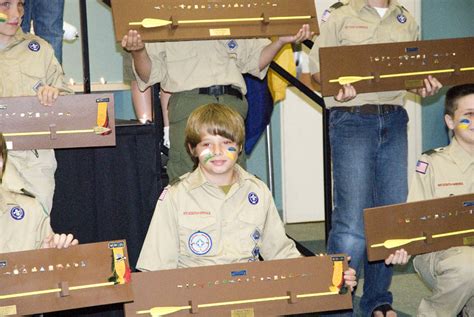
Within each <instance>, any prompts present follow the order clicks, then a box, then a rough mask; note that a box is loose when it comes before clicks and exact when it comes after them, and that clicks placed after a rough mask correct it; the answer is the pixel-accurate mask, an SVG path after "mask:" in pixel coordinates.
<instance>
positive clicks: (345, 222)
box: [328, 107, 408, 316]
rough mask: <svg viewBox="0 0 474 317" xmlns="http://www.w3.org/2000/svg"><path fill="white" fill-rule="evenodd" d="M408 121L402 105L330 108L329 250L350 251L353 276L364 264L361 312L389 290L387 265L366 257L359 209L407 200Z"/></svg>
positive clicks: (384, 299) (382, 300) (388, 299)
mask: <svg viewBox="0 0 474 317" xmlns="http://www.w3.org/2000/svg"><path fill="white" fill-rule="evenodd" d="M407 123H408V115H407V112H406V110H405V109H404V108H403V107H397V108H395V110H392V111H388V112H386V113H383V114H364V113H351V112H346V111H342V110H339V109H332V110H331V111H330V119H329V136H330V142H331V153H332V154H331V155H332V164H333V181H334V185H333V186H334V187H333V191H334V210H333V213H332V229H331V231H330V233H329V240H328V253H346V254H348V255H350V256H351V261H350V266H351V267H353V268H354V269H355V270H356V272H357V276H358V277H360V274H361V271H362V268H363V270H364V276H365V278H364V292H363V296H362V299H361V302H360V309H361V312H362V314H363V316H370V315H371V313H372V311H373V310H374V308H376V307H377V306H380V305H382V304H391V303H392V300H393V298H392V294H391V293H390V292H389V291H388V289H389V287H390V283H391V280H392V273H393V272H392V268H391V267H389V266H386V265H385V263H384V262H383V261H379V262H371V263H369V262H368V261H367V253H366V249H365V233H364V217H363V209H364V208H370V207H375V206H382V205H389V204H395V203H402V202H405V201H406V198H407V191H408V185H407V156H408V149H407V148H408V146H407V143H408V140H407ZM340 315H342V316H351V313H350V312H349V313H346V314H340Z"/></svg>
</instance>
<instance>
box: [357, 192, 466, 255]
mask: <svg viewBox="0 0 474 317" xmlns="http://www.w3.org/2000/svg"><path fill="white" fill-rule="evenodd" d="M364 220H365V238H366V244H367V254H368V257H369V261H376V260H382V259H385V258H387V256H388V255H390V254H391V253H393V252H395V250H398V249H401V248H403V249H405V250H407V251H408V254H411V255H416V254H422V253H427V252H433V251H439V250H445V249H448V248H450V247H454V246H463V245H474V194H468V195H461V196H452V197H448V198H438V199H431V200H426V201H418V202H412V203H406V204H398V205H391V206H384V207H377V208H369V209H365V210H364ZM463 232H464V234H463ZM441 234H450V235H447V236H441V237H437V236H436V235H441ZM414 238H419V239H420V240H419V241H413V242H410V243H407V244H404V245H401V246H398V247H394V248H391V249H390V248H386V247H384V246H373V245H377V244H383V243H384V242H385V241H386V240H391V239H414Z"/></svg>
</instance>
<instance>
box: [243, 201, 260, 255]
mask: <svg viewBox="0 0 474 317" xmlns="http://www.w3.org/2000/svg"><path fill="white" fill-rule="evenodd" d="M238 219H239V223H238V226H239V229H238V230H239V232H240V252H241V253H242V254H243V255H245V256H248V257H249V261H258V258H259V255H260V246H261V241H262V233H263V227H264V224H265V215H264V214H263V213H258V212H256V210H249V211H246V212H242V213H240V214H239V216H238Z"/></svg>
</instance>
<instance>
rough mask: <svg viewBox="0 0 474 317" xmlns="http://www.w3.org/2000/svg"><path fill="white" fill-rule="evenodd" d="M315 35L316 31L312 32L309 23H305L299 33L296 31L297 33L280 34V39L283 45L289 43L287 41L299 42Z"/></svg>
mask: <svg viewBox="0 0 474 317" xmlns="http://www.w3.org/2000/svg"><path fill="white" fill-rule="evenodd" d="M313 36H314V32H311V30H310V29H309V25H308V24H303V26H302V27H301V29H300V30H299V31H298V33H296V35H292V36H280V37H279V38H278V40H279V41H280V43H281V44H282V45H284V44H287V43H295V44H299V43H301V42H303V41H305V40H309V39H311V38H313Z"/></svg>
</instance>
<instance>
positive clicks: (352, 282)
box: [344, 267, 357, 292]
mask: <svg viewBox="0 0 474 317" xmlns="http://www.w3.org/2000/svg"><path fill="white" fill-rule="evenodd" d="M344 282H345V285H346V286H347V287H348V288H349V290H350V291H351V292H352V291H353V290H354V287H356V285H357V277H356V271H355V270H354V269H353V268H351V267H350V268H349V269H348V270H346V271H344Z"/></svg>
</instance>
